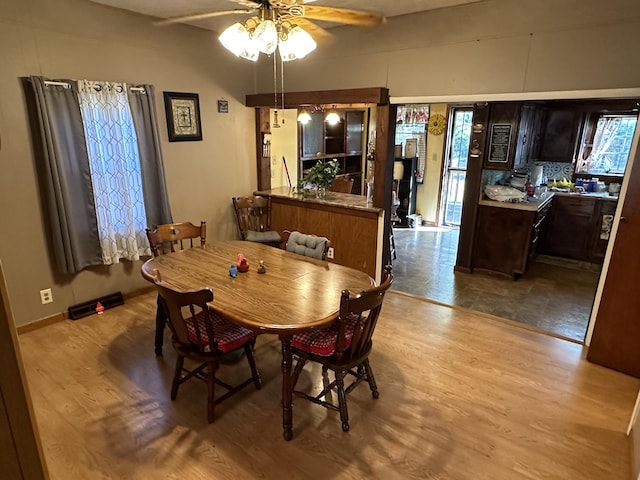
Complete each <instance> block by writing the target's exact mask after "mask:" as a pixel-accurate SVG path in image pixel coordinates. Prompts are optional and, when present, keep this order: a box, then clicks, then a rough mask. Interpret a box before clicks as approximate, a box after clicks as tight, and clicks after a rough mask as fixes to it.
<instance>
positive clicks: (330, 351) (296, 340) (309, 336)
mask: <svg viewBox="0 0 640 480" xmlns="http://www.w3.org/2000/svg"><path fill="white" fill-rule="evenodd" d="M392 281H393V275H392V274H391V267H390V266H387V267H385V272H384V275H383V281H382V283H381V284H380V285H379V286H377V287H373V288H371V289H369V290H365V291H363V292H361V293H359V294H357V295H352V294H351V292H349V291H348V290H344V291H343V292H342V295H341V297H340V314H339V316H338V318H337V319H336V321H335V322H333V323H332V324H331V325H330V326H329V327H326V328H324V329H321V330H311V331H309V332H303V333H300V334H297V335H294V336H293V338H292V340H291V351H292V353H293V355H294V356H295V357H296V358H297V362H296V366H295V368H294V371H293V374H292V380H291V383H292V385H293V387H292V388H293V393H295V394H296V395H297V396H299V397H302V398H305V399H307V400H310V401H312V402H314V403H316V404H318V405H322V406H323V407H326V408H329V409H332V410H337V411H339V412H340V419H341V421H342V430H343V431H345V432H346V431H348V430H349V412H348V410H347V398H346V396H347V394H348V393H350V392H351V391H352V390H353V389H354V388H355V387H356V386H357V385H358V384H360V383H361V382H362V381H363V380H364V381H365V382H367V383H368V384H369V388H370V390H371V395H372V396H373V398H378V396H379V393H378V387H377V385H376V381H375V378H374V376H373V370H372V369H371V365H370V364H369V353H371V348H372V345H373V342H372V337H373V332H374V331H375V328H376V323H377V322H378V317H379V316H380V310H381V309H382V301H383V300H384V295H385V293H386V292H387V290H389V287H390V286H391V283H392ZM308 361H311V362H316V363H319V364H320V365H322V372H323V374H325V373H326V372H327V370H331V371H333V372H334V374H335V380H334V381H333V382H330V383H329V384H328V385H326V386H325V388H324V389H323V390H322V391H321V392H320V393H318V394H317V395H315V396H314V395H310V394H308V393H305V392H302V391H300V390H296V384H297V382H298V379H299V377H300V373H301V372H302V369H303V368H304V366H305V364H306V363H307V362H308ZM347 375H351V376H353V377H355V380H354V381H353V382H352V383H351V384H350V385H349V386H347V387H346V388H345V378H346V377H347ZM333 390H335V391H336V392H337V396H338V404H337V405H336V404H335V403H332V402H331V401H330V399H329V397H328V396H329V394H330V393H331V392H332V391H333Z"/></svg>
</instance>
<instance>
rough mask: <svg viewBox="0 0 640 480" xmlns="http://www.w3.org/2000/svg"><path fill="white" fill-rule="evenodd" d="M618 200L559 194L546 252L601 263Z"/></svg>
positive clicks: (550, 223)
mask: <svg viewBox="0 0 640 480" xmlns="http://www.w3.org/2000/svg"><path fill="white" fill-rule="evenodd" d="M616 205H617V201H616V200H612V199H602V198H598V197H588V196H584V195H583V196H580V195H572V196H568V195H556V198H555V200H554V207H553V211H552V214H551V218H550V222H549V228H548V232H547V235H546V238H545V241H544V253H546V254H548V255H553V256H556V257H563V258H571V259H574V260H581V261H585V262H592V263H602V261H603V259H604V254H605V252H606V249H607V243H608V242H609V238H608V233H609V232H610V228H611V224H612V223H613V215H614V214H615V210H616Z"/></svg>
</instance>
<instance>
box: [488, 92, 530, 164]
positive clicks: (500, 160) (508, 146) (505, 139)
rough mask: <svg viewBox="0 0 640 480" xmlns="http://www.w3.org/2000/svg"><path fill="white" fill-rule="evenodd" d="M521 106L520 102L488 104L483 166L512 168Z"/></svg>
mask: <svg viewBox="0 0 640 480" xmlns="http://www.w3.org/2000/svg"><path fill="white" fill-rule="evenodd" d="M521 106H522V103H521V102H496V103H492V104H491V105H490V106H489V109H490V111H489V121H488V124H487V131H486V135H487V138H486V143H485V145H486V148H485V152H484V156H483V164H482V166H483V168H485V169H487V170H512V169H513V162H514V155H515V151H516V143H517V142H518V139H517V135H518V125H519V122H520V110H521Z"/></svg>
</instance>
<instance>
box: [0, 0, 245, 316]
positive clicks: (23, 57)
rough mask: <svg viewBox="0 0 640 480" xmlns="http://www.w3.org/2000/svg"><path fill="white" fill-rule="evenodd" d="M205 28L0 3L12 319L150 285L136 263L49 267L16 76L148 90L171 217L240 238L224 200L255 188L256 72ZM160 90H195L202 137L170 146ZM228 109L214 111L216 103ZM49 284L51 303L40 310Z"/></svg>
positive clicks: (2, 217)
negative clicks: (247, 100)
mask: <svg viewBox="0 0 640 480" xmlns="http://www.w3.org/2000/svg"><path fill="white" fill-rule="evenodd" d="M249 63H250V62H240V61H238V60H237V59H236V58H235V57H233V56H232V55H230V54H228V53H227V52H226V51H224V50H223V49H222V48H220V47H218V42H217V40H216V39H215V37H214V35H213V34H212V32H207V31H204V30H200V29H197V28H193V27H187V26H182V25H174V26H170V27H162V28H159V27H154V26H153V25H152V19H151V18H149V17H144V16H141V15H134V14H130V13H126V12H125V11H123V10H117V9H113V8H109V7H103V6H101V5H97V4H94V3H91V2H88V1H86V0H57V1H56V2H53V1H50V0H26V1H21V2H18V1H13V0H0V65H1V67H0V141H1V146H0V165H1V166H2V168H1V170H0V172H1V173H0V225H2V229H3V230H2V234H1V235H0V258H1V259H2V262H3V264H4V267H5V273H6V277H7V283H8V288H9V293H10V295H11V301H12V305H13V308H14V316H15V319H16V324H18V325H21V324H25V323H29V322H31V321H34V320H37V319H39V318H44V317H47V316H49V315H53V314H56V313H58V312H62V311H65V310H66V309H67V308H68V307H69V306H70V305H73V304H75V303H78V302H82V301H86V300H90V299H92V298H95V297H98V296H101V295H105V294H107V293H111V292H114V291H122V292H123V293H127V292H130V291H133V290H136V289H138V288H141V287H144V286H147V285H148V284H147V283H146V282H145V281H144V280H142V277H141V275H140V262H124V263H121V264H119V265H114V266H112V267H103V268H94V269H88V270H84V271H83V272H82V273H80V274H78V275H75V276H70V277H65V278H60V277H59V276H58V275H57V274H56V273H55V271H54V270H53V268H52V266H51V261H50V255H49V251H48V248H49V247H48V242H47V239H46V234H45V227H44V225H45V221H46V220H45V217H44V214H43V209H42V206H41V203H40V195H39V190H38V184H37V176H36V165H35V159H34V155H33V152H32V147H31V139H30V132H29V129H28V123H27V116H26V108H25V101H24V97H23V93H22V88H21V85H20V80H19V78H20V77H23V76H28V75H44V76H46V77H51V78H60V77H64V78H75V79H83V78H87V79H93V80H113V81H124V82H130V83H150V84H153V85H155V87H156V92H157V96H156V98H155V101H156V107H157V111H158V117H159V118H158V120H159V122H160V134H161V141H162V150H163V153H164V163H165V170H166V177H167V184H168V190H169V197H170V203H171V208H172V210H173V216H174V219H175V220H176V221H182V220H190V221H193V222H198V221H200V220H205V221H207V224H208V229H207V233H208V237H210V238H211V239H212V240H213V239H219V238H236V236H237V232H236V230H237V227H236V224H235V219H234V217H233V213H232V212H233V210H232V207H231V197H232V196H234V195H245V194H247V193H250V192H251V191H253V190H254V189H255V188H256V186H257V180H256V168H255V164H256V160H255V143H254V142H255V140H254V139H255V130H254V128H255V118H254V110H253V109H252V108H246V107H245V106H244V96H245V94H247V93H251V92H252V91H253V90H254V70H253V66H252V65H250V64H249ZM163 91H178V92H196V93H198V94H199V95H200V109H201V116H202V130H203V140H202V141H201V142H176V143H169V142H168V139H167V130H166V124H165V115H164V104H163V97H162V92H163ZM222 98H224V99H226V100H228V101H229V113H228V114H223V113H218V112H217V100H218V99H222ZM48 287H51V288H52V291H53V299H54V302H53V303H51V304H48V305H41V304H40V298H39V293H38V292H39V290H40V289H43V288H48Z"/></svg>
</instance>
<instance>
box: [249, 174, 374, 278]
mask: <svg viewBox="0 0 640 480" xmlns="http://www.w3.org/2000/svg"><path fill="white" fill-rule="evenodd" d="M255 194H256V195H262V196H268V197H271V229H272V230H276V231H278V232H282V231H283V230H292V231H293V230H297V231H299V232H302V233H308V234H314V235H318V236H322V237H327V238H328V239H329V240H330V241H331V246H332V247H333V249H334V258H333V259H329V258H328V259H327V260H328V261H330V262H334V263H338V264H340V265H345V266H347V267H352V268H356V269H358V270H361V271H363V272H365V273H367V274H369V275H370V276H371V277H373V278H375V279H376V281H380V273H381V271H382V234H383V230H384V228H383V227H384V225H383V219H384V215H383V214H384V210H383V209H382V208H377V207H374V206H373V205H372V204H371V203H367V198H366V197H365V196H362V195H352V194H348V193H336V192H327V193H326V196H325V197H324V198H316V197H315V194H314V193H313V192H310V193H309V194H308V195H307V196H303V195H297V194H294V193H292V191H291V189H290V188H288V187H280V188H274V189H272V190H264V191H257V192H255Z"/></svg>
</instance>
